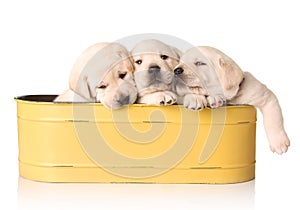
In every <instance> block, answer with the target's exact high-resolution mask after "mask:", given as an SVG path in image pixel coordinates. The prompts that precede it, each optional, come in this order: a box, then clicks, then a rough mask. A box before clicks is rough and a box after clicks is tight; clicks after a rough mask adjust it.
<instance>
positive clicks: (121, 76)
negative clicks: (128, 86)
mask: <svg viewBox="0 0 300 210" xmlns="http://www.w3.org/2000/svg"><path fill="white" fill-rule="evenodd" d="M126 74H127V72H124V73H119V78H120V79H124V77H125V76H126Z"/></svg>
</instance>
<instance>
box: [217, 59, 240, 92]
mask: <svg viewBox="0 0 300 210" xmlns="http://www.w3.org/2000/svg"><path fill="white" fill-rule="evenodd" d="M219 67H220V77H221V83H222V86H223V88H224V89H225V90H231V89H233V88H236V87H237V86H239V85H240V83H241V82H242V80H243V72H242V70H241V69H240V67H239V66H238V65H237V64H236V63H234V62H233V61H232V60H230V59H224V58H220V59H219Z"/></svg>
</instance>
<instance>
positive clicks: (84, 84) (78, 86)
mask: <svg viewBox="0 0 300 210" xmlns="http://www.w3.org/2000/svg"><path fill="white" fill-rule="evenodd" d="M71 89H72V90H73V91H74V92H75V93H77V94H79V95H80V96H82V97H84V98H86V99H88V100H91V99H93V98H95V97H96V93H94V94H93V92H94V91H92V90H91V88H90V85H89V82H88V78H87V76H83V77H82V78H79V80H77V81H76V83H73V84H72V85H71Z"/></svg>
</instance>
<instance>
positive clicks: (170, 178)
mask: <svg viewBox="0 0 300 210" xmlns="http://www.w3.org/2000/svg"><path fill="white" fill-rule="evenodd" d="M55 97H56V95H28V96H21V97H17V98H15V100H16V102H17V116H18V136H19V172H20V176H22V177H25V178H27V179H30V180H36V181H43V182H99V183H207V184H226V183H239V182H245V181H249V180H252V179H254V177H255V136H256V133H255V131H256V109H255V108H254V107H253V106H244V105H242V106H224V107H220V108H217V109H207V108H206V109H204V110H201V111H191V110H187V109H185V108H184V107H182V106H180V105H171V106H161V107H158V106H151V105H143V104H134V105H130V106H126V107H124V108H122V109H119V110H110V109H107V108H105V107H104V106H103V105H102V104H100V103H53V102H52V101H53V99H54V98H55Z"/></svg>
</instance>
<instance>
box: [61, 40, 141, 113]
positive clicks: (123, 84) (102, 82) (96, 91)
mask: <svg viewBox="0 0 300 210" xmlns="http://www.w3.org/2000/svg"><path fill="white" fill-rule="evenodd" d="M69 88H70V89H69V90H67V91H65V92H64V93H63V94H62V95H60V96H58V97H57V98H56V99H55V102H66V101H69V102H101V103H103V104H104V105H105V106H106V107H108V108H112V109H118V108H121V107H122V106H123V105H125V104H132V103H134V102H135V100H136V98H137V89H136V87H135V83H134V80H133V64H132V61H131V59H130V56H129V53H128V51H127V49H126V48H125V47H123V46H122V45H121V44H118V43H98V44H95V45H93V46H91V47H89V48H88V49H86V50H85V51H84V52H83V53H82V54H81V56H80V57H79V58H78V59H77V61H76V62H75V64H74V66H73V69H72V71H71V75H70V80H69Z"/></svg>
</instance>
